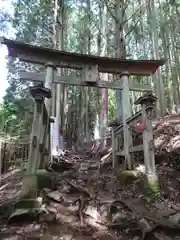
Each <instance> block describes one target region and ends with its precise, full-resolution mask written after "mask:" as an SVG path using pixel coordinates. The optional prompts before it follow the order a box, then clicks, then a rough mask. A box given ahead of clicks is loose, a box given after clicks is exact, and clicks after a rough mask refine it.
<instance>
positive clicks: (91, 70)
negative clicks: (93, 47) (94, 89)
mask: <svg viewBox="0 0 180 240" xmlns="http://www.w3.org/2000/svg"><path fill="white" fill-rule="evenodd" d="M97 81H98V65H91V64H90V65H85V66H84V82H86V83H93V84H94V83H96V82H97Z"/></svg>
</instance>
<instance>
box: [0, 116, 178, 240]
mask: <svg viewBox="0 0 180 240" xmlns="http://www.w3.org/2000/svg"><path fill="white" fill-rule="evenodd" d="M171 121H175V120H174V119H173V120H172V118H171ZM176 122H177V125H175V124H174V125H173V129H172V134H171V135H170V134H169V131H165V129H167V127H168V123H167V121H165V120H163V123H162V124H161V125H158V124H156V125H155V129H154V134H157V135H156V136H155V141H156V140H157V139H162V136H164V139H169V140H167V141H169V142H168V143H171V142H173V141H171V140H172V139H170V136H172V138H173V139H176V136H178V134H179V132H178V131H179V130H178V129H179V121H177V119H176ZM163 124H164V128H163V127H162V126H163ZM157 132H158V133H157ZM160 133H161V134H160ZM175 135H176V136H175ZM167 141H166V144H165V145H164V146H163V147H161V149H160V148H158V147H157V152H156V158H157V166H156V167H157V173H158V176H159V179H160V189H161V198H158V199H154V200H153V201H152V199H151V198H150V197H149V196H148V195H147V192H146V189H145V187H144V184H143V181H142V179H141V178H135V179H130V180H128V181H126V180H125V181H124V179H122V178H116V177H114V175H113V174H112V168H111V155H110V153H109V152H108V150H107V151H104V152H103V151H102V152H99V149H96V148H93V147H92V145H93V143H92V144H90V145H88V146H86V148H84V149H83V150H82V149H81V151H78V152H76V151H66V153H65V155H64V156H63V157H62V158H61V159H60V161H59V162H57V163H54V164H53V165H52V166H51V167H50V168H48V171H51V173H52V172H54V173H56V174H55V175H54V176H53V177H52V178H51V184H50V185H49V187H48V188H47V187H42V189H41V196H43V199H44V211H42V212H41V213H40V214H37V215H36V216H35V217H33V218H32V216H31V218H30V216H29V215H27V214H25V215H21V216H20V217H19V218H18V217H16V218H14V219H13V221H12V223H11V222H9V223H8V221H7V220H8V217H9V216H10V214H11V213H12V211H13V209H14V204H15V203H16V202H17V200H18V199H19V196H20V191H21V187H22V176H23V173H22V172H21V171H20V170H12V171H10V172H8V173H6V174H4V175H3V177H2V182H1V187H0V239H2V240H6V239H10V240H25V239H32V240H33V239H42V240H56V239H62V240H81V239H83V240H90V239H99V240H106V239H107V240H116V239H118V240H120V239H123V240H126V239H127V240H128V239H131V240H138V239H139V240H144V239H146V240H147V239H157V240H163V239H165V240H171V239H174V240H178V239H180V172H179V171H178V167H177V170H175V167H174V166H175V164H173V159H175V160H174V162H176V163H177V162H178V161H177V156H178V154H179V152H178V151H174V150H172V151H171V152H170V151H169V153H168V151H167V147H168V146H170V144H167ZM173 144H174V142H173ZM109 145H110V143H109ZM174 146H176V147H177V144H174ZM169 149H170V148H169ZM165 150H166V153H165ZM97 153H99V154H97ZM167 153H168V154H167ZM174 154H176V157H175V158H174ZM163 156H166V158H164V159H163ZM167 156H170V158H167ZM160 159H161V161H160ZM104 160H106V161H105V162H104Z"/></svg>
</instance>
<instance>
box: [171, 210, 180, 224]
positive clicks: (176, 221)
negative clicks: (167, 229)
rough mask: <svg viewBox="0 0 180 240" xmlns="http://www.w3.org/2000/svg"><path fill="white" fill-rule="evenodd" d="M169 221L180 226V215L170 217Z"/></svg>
mask: <svg viewBox="0 0 180 240" xmlns="http://www.w3.org/2000/svg"><path fill="white" fill-rule="evenodd" d="M169 220H170V221H172V222H173V223H174V224H180V213H176V214H174V215H172V216H170V217H169Z"/></svg>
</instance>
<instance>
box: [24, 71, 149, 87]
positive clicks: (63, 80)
mask: <svg viewBox="0 0 180 240" xmlns="http://www.w3.org/2000/svg"><path fill="white" fill-rule="evenodd" d="M19 77H20V81H35V82H44V79H45V74H44V73H34V72H24V71H20V72H19ZM95 81H96V80H95ZM95 81H92V82H95ZM53 83H56V84H66V85H77V86H84V87H86V86H89V83H88V82H83V81H82V79H81V78H77V77H76V76H58V75H55V76H54V80H53ZM91 87H98V88H112V89H122V84H121V83H118V82H107V81H99V82H96V84H94V85H91ZM129 90H131V91H142V92H147V91H148V92H150V91H152V89H151V86H150V85H148V84H139V83H134V82H133V81H132V80H131V79H130V80H129Z"/></svg>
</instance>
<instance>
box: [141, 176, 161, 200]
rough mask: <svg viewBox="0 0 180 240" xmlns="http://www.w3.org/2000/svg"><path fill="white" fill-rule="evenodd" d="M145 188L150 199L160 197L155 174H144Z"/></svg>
mask: <svg viewBox="0 0 180 240" xmlns="http://www.w3.org/2000/svg"><path fill="white" fill-rule="evenodd" d="M145 188H146V189H147V191H148V195H150V196H151V198H152V199H154V200H155V199H157V198H159V197H160V195H161V194H160V185H159V180H158V178H157V177H156V176H152V175H146V178H145Z"/></svg>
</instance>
